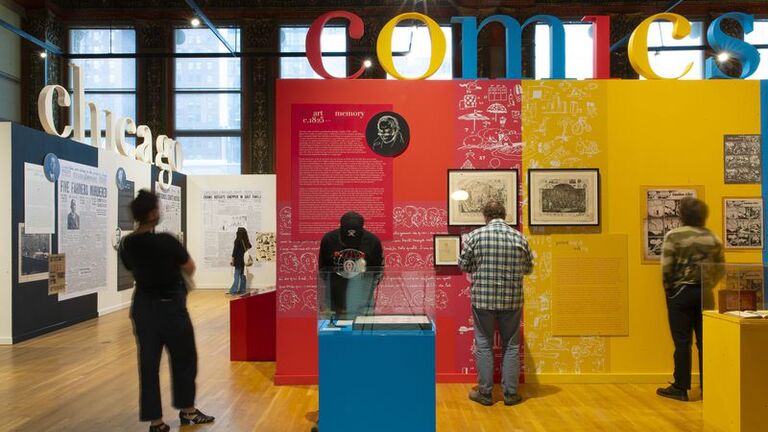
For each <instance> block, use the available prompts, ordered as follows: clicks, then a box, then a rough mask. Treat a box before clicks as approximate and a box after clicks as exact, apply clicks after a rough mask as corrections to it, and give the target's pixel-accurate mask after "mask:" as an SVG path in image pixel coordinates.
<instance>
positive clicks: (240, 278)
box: [229, 267, 245, 294]
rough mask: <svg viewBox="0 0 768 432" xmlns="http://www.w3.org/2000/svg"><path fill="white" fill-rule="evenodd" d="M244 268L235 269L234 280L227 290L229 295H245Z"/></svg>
mask: <svg viewBox="0 0 768 432" xmlns="http://www.w3.org/2000/svg"><path fill="white" fill-rule="evenodd" d="M244 271H245V267H235V280H233V281H232V286H231V287H230V288H229V293H230V294H245V273H244Z"/></svg>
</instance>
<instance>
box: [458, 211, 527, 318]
mask: <svg viewBox="0 0 768 432" xmlns="http://www.w3.org/2000/svg"><path fill="white" fill-rule="evenodd" d="M459 267H460V268H461V270H462V271H464V272H467V273H470V274H471V279H472V288H471V290H470V293H471V296H472V306H474V307H475V308H477V309H486V310H517V309H520V308H521V307H523V275H527V274H530V273H531V271H532V270H533V259H532V257H531V250H530V248H529V247H528V241H527V240H526V239H525V237H523V235H522V234H521V233H520V232H518V231H517V230H516V229H514V228H512V227H510V226H509V225H507V223H506V222H504V220H502V219H493V220H492V221H490V222H488V224H487V225H486V226H484V227H482V228H478V229H476V230H474V231H472V232H471V233H469V234H467V236H466V239H465V241H464V245H463V247H462V251H461V257H460V258H459Z"/></svg>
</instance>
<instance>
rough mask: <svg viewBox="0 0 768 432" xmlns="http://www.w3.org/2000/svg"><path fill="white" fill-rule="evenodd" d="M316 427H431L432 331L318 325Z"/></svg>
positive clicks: (332, 430)
mask: <svg viewBox="0 0 768 432" xmlns="http://www.w3.org/2000/svg"><path fill="white" fill-rule="evenodd" d="M318 343H319V363H320V365H319V372H320V386H319V392H320V422H319V426H320V430H322V431H323V432H341V431H363V430H364V431H367V432H375V431H388V432H389V431H398V432H406V431H414V432H416V431H418V432H425V431H434V430H435V427H436V424H435V330H434V326H433V327H432V329H431V330H375V331H361V330H353V329H352V327H351V326H346V327H334V326H331V325H330V322H329V321H326V320H321V321H319V323H318Z"/></svg>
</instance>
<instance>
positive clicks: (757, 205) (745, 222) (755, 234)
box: [723, 197, 763, 249]
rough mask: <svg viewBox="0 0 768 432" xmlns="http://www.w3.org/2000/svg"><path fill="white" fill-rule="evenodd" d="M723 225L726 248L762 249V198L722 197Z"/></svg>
mask: <svg viewBox="0 0 768 432" xmlns="http://www.w3.org/2000/svg"><path fill="white" fill-rule="evenodd" d="M723 227H724V232H723V245H724V246H725V248H726V249H762V248H763V200H762V198H736V197H733V198H723Z"/></svg>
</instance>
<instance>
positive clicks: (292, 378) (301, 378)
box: [275, 374, 317, 385]
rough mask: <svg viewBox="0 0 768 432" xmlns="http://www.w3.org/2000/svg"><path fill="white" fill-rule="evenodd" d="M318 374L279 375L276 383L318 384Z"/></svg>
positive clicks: (276, 376)
mask: <svg viewBox="0 0 768 432" xmlns="http://www.w3.org/2000/svg"><path fill="white" fill-rule="evenodd" d="M316 384H317V375H277V374H275V385H316Z"/></svg>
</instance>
